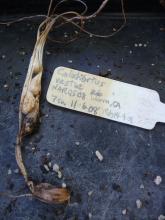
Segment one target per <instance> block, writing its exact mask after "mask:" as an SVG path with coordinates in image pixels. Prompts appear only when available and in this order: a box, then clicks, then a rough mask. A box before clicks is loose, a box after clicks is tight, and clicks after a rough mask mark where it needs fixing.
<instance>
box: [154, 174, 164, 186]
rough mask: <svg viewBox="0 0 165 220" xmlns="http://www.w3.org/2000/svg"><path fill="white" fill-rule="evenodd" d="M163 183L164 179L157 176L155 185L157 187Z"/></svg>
mask: <svg viewBox="0 0 165 220" xmlns="http://www.w3.org/2000/svg"><path fill="white" fill-rule="evenodd" d="M161 182H162V177H161V176H156V178H155V179H154V183H155V184H156V185H160V184H161Z"/></svg>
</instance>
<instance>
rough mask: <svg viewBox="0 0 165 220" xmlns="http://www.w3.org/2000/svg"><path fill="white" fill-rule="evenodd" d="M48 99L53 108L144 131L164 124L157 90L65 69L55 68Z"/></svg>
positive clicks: (164, 109)
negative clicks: (135, 127) (60, 108)
mask: <svg viewBox="0 0 165 220" xmlns="http://www.w3.org/2000/svg"><path fill="white" fill-rule="evenodd" d="M47 100H48V102H50V103H52V104H53V105H57V106H61V107H64V108H68V109H72V110H75V111H79V112H84V113H87V114H90V115H95V116H99V117H102V118H107V119H111V120H114V121H118V122H122V123H125V124H129V125H134V126H137V127H141V128H145V129H152V128H154V126H155V124H156V122H165V104H163V103H161V102H160V99H159V94H158V93H157V92H156V91H154V90H151V89H146V88H143V87H139V86H134V85H131V84H128V83H123V82H119V81H116V80H111V79H107V78H104V77H100V76H96V75H93V74H89V73H85V72H81V71H78V70H73V69H70V68H66V67H58V68H56V69H55V71H54V73H53V76H52V79H51V82H50V85H49V89H48V92H47Z"/></svg>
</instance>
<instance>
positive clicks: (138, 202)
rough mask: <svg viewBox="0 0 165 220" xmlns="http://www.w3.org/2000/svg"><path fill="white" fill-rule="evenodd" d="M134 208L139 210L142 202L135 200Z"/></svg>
mask: <svg viewBox="0 0 165 220" xmlns="http://www.w3.org/2000/svg"><path fill="white" fill-rule="evenodd" d="M136 207H137V208H138V209H140V208H141V207H142V202H141V201H140V199H137V200H136Z"/></svg>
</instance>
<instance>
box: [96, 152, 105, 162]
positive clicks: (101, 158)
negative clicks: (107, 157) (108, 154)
mask: <svg viewBox="0 0 165 220" xmlns="http://www.w3.org/2000/svg"><path fill="white" fill-rule="evenodd" d="M95 154H96V157H97V158H98V159H99V160H100V161H103V159H104V158H103V155H102V154H101V153H100V152H99V151H98V150H97V151H96V152H95Z"/></svg>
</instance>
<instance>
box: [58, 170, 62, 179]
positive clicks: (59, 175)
mask: <svg viewBox="0 0 165 220" xmlns="http://www.w3.org/2000/svg"><path fill="white" fill-rule="evenodd" d="M58 178H59V179H61V178H62V173H61V171H58Z"/></svg>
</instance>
